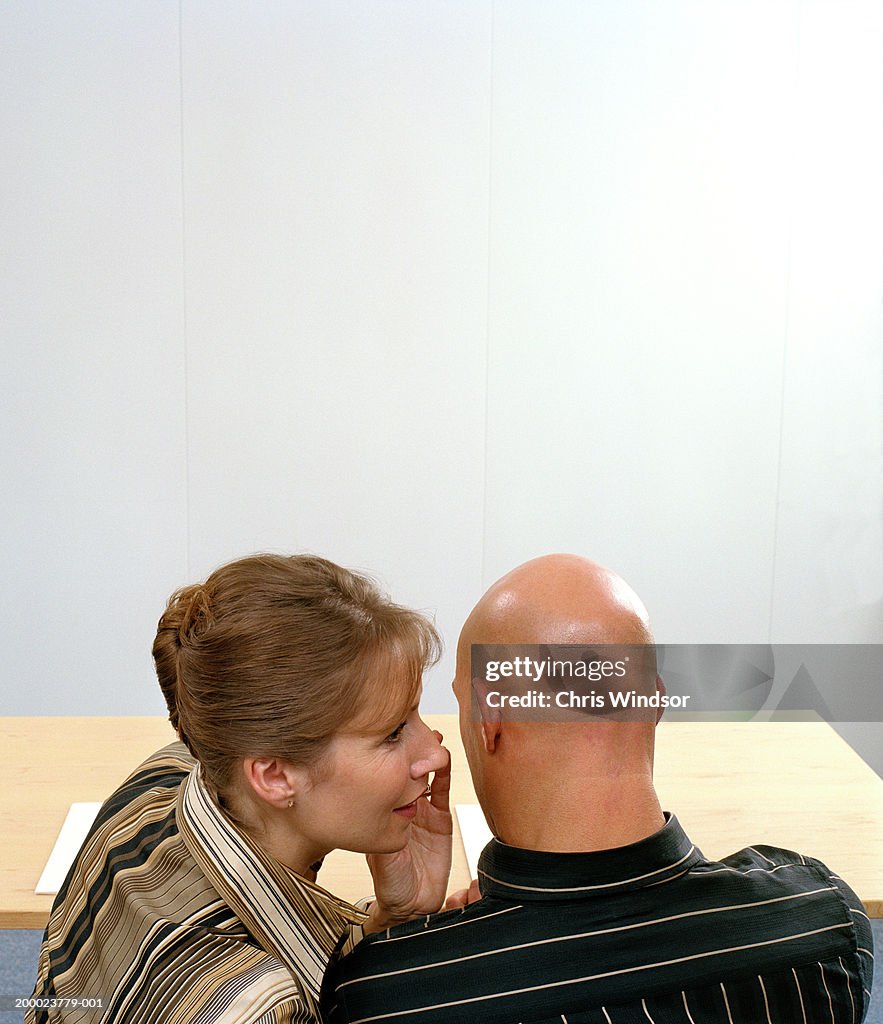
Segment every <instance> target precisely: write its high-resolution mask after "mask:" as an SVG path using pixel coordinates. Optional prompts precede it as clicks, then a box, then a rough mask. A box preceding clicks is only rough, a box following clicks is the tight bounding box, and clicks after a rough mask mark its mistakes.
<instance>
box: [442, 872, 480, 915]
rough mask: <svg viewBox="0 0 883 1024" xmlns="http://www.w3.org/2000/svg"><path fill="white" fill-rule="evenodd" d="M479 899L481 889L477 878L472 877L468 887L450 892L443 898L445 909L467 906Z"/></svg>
mask: <svg viewBox="0 0 883 1024" xmlns="http://www.w3.org/2000/svg"><path fill="white" fill-rule="evenodd" d="M480 899H481V889H479V887H478V879H477V878H473V879H472V881H471V882H470V883H469V888H468V889H458V890H457V891H456V892H452V893H451V895H450V896H448V898H447V899H446V900H445V906H444V909H445V910H456V909H457V908H458V907H459V908H462V907H468V906H469V904H470V903H475V902H477V901H478V900H480Z"/></svg>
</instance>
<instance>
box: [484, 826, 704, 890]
mask: <svg viewBox="0 0 883 1024" xmlns="http://www.w3.org/2000/svg"><path fill="white" fill-rule="evenodd" d="M665 817H666V822H665V825H664V826H663V827H662V828H661V829H660V830H659V831H658V832H656V833H654V834H653V835H652V836H648V837H647V838H646V839H642V840H640V841H639V842H637V843H632V845H630V846H621V847H618V848H617V849H614V850H596V851H593V852H591V853H545V852H542V851H539V850H522V849H520V848H518V847H516V846H507V845H506V843H503V842H501V841H500V840H499V839H492V840H491V841H490V843H488V845H487V846H486V847H485V848H484V851H483V852H482V854H481V858H480V860H479V862H478V878H479V884H480V887H481V894H482V896H497V897H502V898H504V899H508V900H518V901H519V902H522V901H525V900H555V899H562V900H573V899H579V898H581V897H591V896H593V895H594V894H605V895H606V894H608V893H612V892H626V891H628V890H633V889H643V888H646V887H647V886H651V885H658V884H659V883H661V882H667V881H670V880H671V879H673V878H676V877H677V876H678V875H682V874H684V873H686V872H687V871H689V870H690V868H691V867H693V865H695V864H696V863H698V862H699V861H700V860H702V854H701V852H700V851H699V850H697V849H696V847H695V846H694V845H693V844H692V843H691V842H690V840H689V839H688V838H687V836H686V834H685V832H684V830H683V829H682V828H681V826H680V824H679V822H678V819H677V818H676V817H675V816H674V815H673V814H672V815H670V814H668V813H666V815H665Z"/></svg>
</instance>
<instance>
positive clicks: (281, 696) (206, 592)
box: [26, 555, 451, 1024]
mask: <svg viewBox="0 0 883 1024" xmlns="http://www.w3.org/2000/svg"><path fill="white" fill-rule="evenodd" d="M438 651H439V640H438V636H437V634H436V632H435V630H434V628H433V627H432V625H431V624H430V623H429V622H428V621H427V620H426V619H424V618H423V617H422V616H421V615H418V614H417V613H416V612H413V611H409V610H408V609H405V608H402V607H400V606H398V605H395V604H392V603H391V602H390V601H389V600H388V599H387V598H386V597H385V596H383V595H382V594H380V593H379V592H378V590H377V589H376V587H375V586H374V585H373V584H372V583H371V582H370V581H369V580H367V579H365V578H364V577H361V576H358V575H356V574H355V573H351V572H348V571H346V570H344V569H341V568H340V567H339V566H336V565H334V564H333V563H331V562H328V561H326V560H324V559H322V558H316V557H310V556H295V557H282V556H274V555H262V556H255V557H252V558H245V559H242V560H241V561H237V562H233V563H231V564H230V565H227V566H224V567H223V568H221V569H218V570H217V571H216V572H214V573H213V574H212V575H211V576H210V577H209V578H208V580H207V581H206V582H205V583H204V584H202V585H196V586H192V587H186V588H185V589H183V590H180V591H178V592H177V593H176V594H174V595H173V596H172V598H171V599H170V601H169V604H168V607H167V609H166V611H165V613H164V615H163V616H162V618H161V619H160V622H159V628H158V630H157V635H156V640H155V642H154V645H153V656H154V661H155V665H156V671H157V675H158V677H159V682H160V686H161V687H162V690H163V693H164V695H165V698H166V702H167V704H168V708H169V718H170V720H171V722H172V724H173V725H174V727H175V729H176V730H177V732H178V735H179V737H180V739H181V741H183V742H179V743H174V744H172V745H170V746H168V747H166V748H164V749H163V750H161V751H159V752H158V753H156V754H154V755H153V756H152V757H150V758H148V760H147V761H145V762H144V764H142V765H141V766H140V767H139V768H138V769H137V770H136V771H135V772H134V773H133V774H132V775H131V776H130V777H129V778H128V779H127V780H126V782H124V783H123V785H122V786H121V787H120V788H119V789H118V790H117V791H116V793H114V794H113V796H111V797H110V799H109V800H108V801H107V802H106V803H105V804H104V806H103V807H102V809H101V811H100V813H99V815H98V818H97V819H96V822H95V825H94V827H93V829H92V831H91V833H90V835H89V838H88V839H87V841H86V843H85V844H84V846H83V849H82V850H81V851H80V854H79V855H78V857H77V860H76V862H75V864H74V866H73V867H72V869H71V871H70V873H69V875H68V877H67V879H66V880H65V883H64V885H63V887H62V889H61V891H60V892H59V894H58V897H57V899H56V901H55V904H54V906H53V910H52V915H51V918H50V921H49V925H48V927H47V930H46V935H45V936H44V940H43V945H42V949H41V952H40V963H39V973H38V979H37V986H36V989H35V993H34V995H35V997H36V1001H37V1003H38V1008H37V1009H35V1010H31V1011H29V1016H28V1017H27V1018H26V1020H27V1021H30V1022H34V1024H49V1022H64V1024H71V1022H73V1021H79V1020H84V1021H86V1020H88V1021H90V1022H93V1024H94V1022H96V1021H99V1020H101V1021H106V1022H109V1024H110V1022H112V1024H123V1022H131V1024H145V1022H148V1021H150V1022H157V1024H177V1022H200V1024H222V1022H223V1024H258V1022H259V1024H271V1022H272V1024H282V1022H289V1021H292V1022H293V1021H297V1022H300V1021H313V1020H316V1019H317V1010H316V1006H317V1001H318V993H319V987H320V984H321V980H322V974H323V972H324V970H325V967H326V965H327V962H328V959H329V957H330V956H331V955H332V953H333V952H334V951H335V949H339V948H341V947H344V948H345V946H346V944H347V943H352V942H355V941H358V939H359V938H360V937H361V934H362V930H363V929H364V930H365V931H371V930H378V929H381V928H386V927H388V926H389V925H390V924H393V923H395V922H397V921H402V920H407V919H409V918H411V917H414V916H418V915H421V914H426V913H429V912H430V911H434V910H437V909H438V908H439V906H440V905H441V903H442V900H443V898H444V889H445V886H446V884H447V876H448V872H449V870H450V856H451V853H450V850H451V818H450V813H449V810H448V789H449V784H450V767H449V757H448V754H447V751H445V750H444V748H443V747H441V745H440V742H439V741H440V739H441V737H440V735H439V734H438V733H433V732H432V731H430V730H429V729H428V728H427V726H426V725H425V724H424V723H423V722H422V721H421V719H420V717H419V715H418V711H417V706H418V702H419V698H420V689H421V679H422V674H423V671H424V670H425V668H426V667H427V666H428V665H429V664H431V663H432V662H433V661H434V660H435V659H436V658H437V656H438ZM432 773H435V774H434V777H433V781H432V784H431V786H430V785H428V780H429V777H430V775H431V774H432ZM337 847H340V848H343V849H348V850H356V851H361V852H365V853H367V854H369V864H370V866H371V870H372V874H373V876H374V882H375V889H376V897H375V899H374V901H373V902H372V903H371V904H370V906H369V908H368V909H367V911H365V910H359V909H357V908H356V907H353V906H351V905H349V904H348V903H346V902H344V901H343V900H340V899H338V898H336V897H335V896H333V895H331V894H330V893H328V892H326V891H325V890H323V889H321V888H320V887H319V886H317V885H316V884H315V879H316V872H317V871H318V869H319V867H320V866H321V862H322V858H323V857H324V856H325V854H326V853H328V852H329V851H330V850H332V849H335V848H337ZM96 999H97V1000H100V1001H101V1009H100V1010H97V1009H96V1008H95V1007H94V1005H89V1004H90V1003H91V1004H94V1001H95V1000H96ZM77 1002H81V1003H82V1002H85V1003H86V1004H87V1005H85V1006H78V1005H76V1003H77ZM41 1003H43V1004H48V1005H46V1006H43V1007H40V1006H39V1004H41ZM53 1004H54V1005H53Z"/></svg>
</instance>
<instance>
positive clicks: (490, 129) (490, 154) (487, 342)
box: [479, 0, 495, 591]
mask: <svg viewBox="0 0 883 1024" xmlns="http://www.w3.org/2000/svg"><path fill="white" fill-rule="evenodd" d="M494 8H495V0H490V38H489V53H488V116H487V133H488V139H487V221H486V230H487V241H486V244H487V264H486V270H485V273H486V281H485V331H484V465H483V467H482V469H483V477H484V479H483V481H482V502H481V569H480V572H481V579H480V581H479V591H482V590H484V589H485V587H486V586H487V585H488V580H487V578H486V576H485V572H486V555H487V541H488V514H487V509H488V462H489V459H488V423H489V419H490V416H489V414H490V362H491V355H490V352H491V270H492V266H491V239H492V219H493V177H494V15H495V9H494Z"/></svg>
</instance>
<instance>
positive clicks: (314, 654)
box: [153, 555, 441, 797]
mask: <svg viewBox="0 0 883 1024" xmlns="http://www.w3.org/2000/svg"><path fill="white" fill-rule="evenodd" d="M440 650H441V642H440V640H439V637H438V633H437V632H436V630H435V628H434V626H433V625H432V624H431V623H430V622H429V621H428V620H427V619H426V618H425V617H424V616H422V615H420V614H419V613H417V612H414V611H411V610H409V609H407V608H402V607H401V606H399V605H396V604H393V603H392V602H391V601H390V600H389V599H388V598H387V597H386V596H385V595H384V594H383V593H381V591H380V590H379V589H378V588H377V586H376V585H375V584H374V583H373V582H372V581H371V580H370V579H368V578H366V577H364V576H360V575H358V574H356V573H353V572H349V571H348V570H346V569H342V568H341V567H340V566H338V565H335V564H334V563H333V562H329V561H327V560H326V559H324V558H318V557H315V556H311V555H293V556H282V555H255V556H253V557H250V558H243V559H240V560H239V561H236V562H231V563H230V564H229V565H225V566H222V567H221V568H220V569H217V570H216V571H215V572H213V573H212V574H211V576H209V578H208V579H207V580H206V581H205V583H202V584H195V585H193V586H190V587H184V588H182V589H181V590H178V591H176V593H174V594H173V595H172V596H171V598H170V599H169V603H168V606H167V607H166V610H165V613H164V614H163V616H162V618H161V619H160V620H159V626H158V628H157V633H156V640H155V641H154V644H153V659H154V663H155V665H156V673H157V676H158V678H159V684H160V687H161V688H162V691H163V694H164V696H165V699H166V704H167V705H168V708H169V721H170V722H171V723H172V725H173V726H174V727H175V729H176V730H177V732H178V735H179V736H180V737H181V739H182V740H183V741H184V743H186V744H187V746H188V747H189V749H190V752H191V753H192V754H193V756H194V757H195V758H196V759H197V760H198V761H199V762H200V763H201V765H202V768H203V774H204V777H205V779H206V782H207V783H208V784H209V786H210V788H212V789H213V790H214V792H215V794H216V796H218V797H220V796H221V795H222V794H223V793H224V792H225V791H226V790H227V789H228V787H229V786H230V784H231V782H232V779H233V770H234V767H235V766H236V764H237V763H238V762H239V761H240V760H241V759H242V758H244V757H283V758H285V759H286V760H289V761H291V762H292V763H294V764H297V765H303V766H312V765H315V764H316V763H317V762H318V760H319V759H320V758H321V756H322V753H323V751H324V749H325V747H326V746H327V744H328V743H329V741H330V740H331V737H332V736H333V735H334V733H335V732H337V731H338V730H339V729H340V728H342V727H343V726H345V725H346V724H347V723H349V722H352V721H353V720H354V719H356V718H360V717H362V716H370V719H371V720H372V721H374V722H380V721H383V720H384V719H385V718H386V717H391V716H392V715H393V714H396V713H400V712H401V711H402V710H403V709H405V708H407V707H410V705H411V704H412V703H413V701H414V698H415V696H416V694H417V692H418V690H419V688H420V683H421V678H422V675H423V672H424V670H425V669H426V668H427V667H428V666H429V665H430V664H433V663H434V662H435V661H436V660H437V659H438V656H439V653H440ZM394 724H397V723H394Z"/></svg>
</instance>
